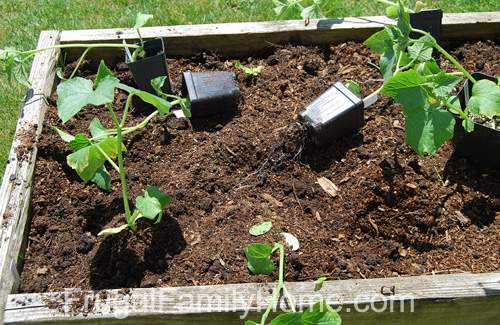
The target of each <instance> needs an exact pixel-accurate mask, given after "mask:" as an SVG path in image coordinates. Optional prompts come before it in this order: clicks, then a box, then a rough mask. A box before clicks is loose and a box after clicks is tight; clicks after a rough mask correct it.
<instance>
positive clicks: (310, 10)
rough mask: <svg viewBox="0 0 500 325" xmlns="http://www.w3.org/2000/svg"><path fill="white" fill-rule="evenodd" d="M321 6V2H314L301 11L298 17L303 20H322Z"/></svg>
mask: <svg viewBox="0 0 500 325" xmlns="http://www.w3.org/2000/svg"><path fill="white" fill-rule="evenodd" d="M322 5H323V0H314V1H313V3H312V4H311V5H310V6H307V7H305V8H304V9H302V11H301V13H300V16H301V17H302V18H303V19H313V18H324V17H325V15H324V14H323V9H322V8H321V6H322Z"/></svg>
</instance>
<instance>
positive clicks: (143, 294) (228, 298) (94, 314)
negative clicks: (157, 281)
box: [5, 273, 500, 324]
mask: <svg viewBox="0 0 500 325" xmlns="http://www.w3.org/2000/svg"><path fill="white" fill-rule="evenodd" d="M287 286H288V288H289V291H290V294H291V296H292V297H293V298H294V299H295V305H296V308H297V309H304V308H307V307H308V306H310V305H311V304H313V303H315V302H317V301H318V300H320V299H326V301H327V302H328V303H329V304H330V305H336V306H337V305H342V306H343V309H342V310H344V312H346V311H347V308H351V310H352V311H354V309H355V308H356V306H358V307H361V306H366V304H375V305H376V306H377V308H379V310H381V308H382V307H381V306H383V304H384V302H386V304H387V306H388V307H389V306H390V302H391V301H392V303H393V309H394V310H396V311H399V310H400V308H401V306H403V308H404V310H405V311H406V313H408V312H410V310H411V305H412V304H411V302H410V301H411V300H413V301H414V303H415V311H416V312H418V310H417V307H418V308H423V309H421V310H420V312H422V311H425V312H426V313H428V312H429V308H430V309H432V306H433V305H429V304H427V305H426V304H421V303H422V302H424V301H433V302H435V301H448V302H449V303H450V304H448V308H450V310H448V314H447V315H446V317H448V318H449V317H451V314H452V313H453V310H454V309H455V308H456V307H457V306H456V301H457V299H458V300H460V299H468V298H474V299H478V298H486V297H489V299H484V300H479V302H478V303H477V304H476V306H475V307H474V308H476V309H477V308H482V307H485V306H489V307H491V305H489V303H490V302H496V303H498V302H499V301H500V299H498V298H500V273H484V274H450V275H434V276H416V277H398V278H386V279H368V280H342V281H329V282H325V284H324V286H323V288H322V289H321V290H320V291H314V283H312V282H301V283H289V284H287ZM272 288H273V284H271V283H270V284H237V285H218V286H199V287H178V288H156V289H155V288H152V289H131V290H130V292H129V293H127V294H124V293H123V291H120V290H107V291H101V292H99V293H97V292H85V293H83V294H82V293H73V294H72V293H71V292H67V293H66V294H65V293H45V294H14V295H10V296H9V301H8V303H7V307H6V317H5V321H6V323H9V324H16V323H37V322H44V321H54V322H55V321H60V322H62V321H64V322H68V321H78V320H85V321H86V323H89V324H94V323H99V322H101V323H103V322H106V324H109V322H111V321H113V320H116V319H117V318H123V317H127V320H128V322H127V321H125V320H123V319H122V320H120V324H124V323H130V324H132V323H134V324H137V323H138V321H139V320H141V319H142V320H143V321H144V324H146V323H145V322H146V321H145V320H147V324H150V321H152V320H153V319H155V320H156V321H157V322H158V323H161V322H163V323H165V321H168V324H193V323H194V321H195V320H196V319H198V320H200V321H201V318H200V317H203V323H204V324H237V323H238V319H239V315H240V314H242V313H244V312H245V311H249V312H251V318H253V319H257V318H258V314H257V313H258V312H261V311H263V310H264V309H265V308H266V306H267V302H268V299H270V296H271V294H270V290H272ZM383 293H384V294H383ZM65 297H66V299H67V297H71V299H73V301H70V300H66V301H67V302H68V304H67V305H66V306H65ZM85 297H87V298H85ZM86 299H87V301H90V303H89V304H88V305H87V307H88V308H86V305H85V301H86ZM401 301H405V302H404V303H399V302H401ZM473 301H474V300H470V299H468V300H465V302H464V304H463V305H464V306H468V305H469V304H473ZM454 304H455V305H454ZM479 305H480V306H479ZM419 306H422V307H419ZM478 306H479V307H478ZM481 306H482V307H481ZM282 307H285V306H282ZM436 308H437V310H442V309H443V306H440V307H434V310H435V311H436ZM463 308H465V307H463ZM373 312H374V311H372V313H373ZM485 312H486V311H485ZM454 313H456V309H455V311H454ZM201 314H203V315H201ZM436 314H437V312H435V313H434V315H433V317H434V318H433V319H434V320H435V318H436ZM457 315H460V317H461V320H463V319H464V315H463V314H462V313H457ZM421 316H422V315H421ZM427 316H429V315H427ZM493 316H495V317H498V316H499V310H495V309H494V308H493V309H492V310H490V311H489V313H485V314H471V315H469V317H470V319H471V320H475V321H477V320H478V319H492V317H493ZM346 317H347V318H349V317H351V318H352V319H356V320H357V319H363V318H365V319H366V317H365V316H363V315H358V316H356V315H349V314H348V315H347V316H346ZM398 317H404V316H402V315H399V316H398ZM422 317H423V316H422ZM440 317H443V315H441V316H440ZM379 318H380V317H379ZM369 319H370V318H369ZM423 319H425V317H423ZM427 319H428V320H430V318H427ZM450 319H451V318H450ZM378 320H380V319H378ZM455 320H456V318H455ZM141 323H142V321H141ZM419 324H420V323H419ZM428 324H435V323H428ZM471 324H472V323H471ZM475 324H477V322H476V323H475Z"/></svg>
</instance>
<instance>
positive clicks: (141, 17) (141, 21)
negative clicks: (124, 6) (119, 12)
mask: <svg viewBox="0 0 500 325" xmlns="http://www.w3.org/2000/svg"><path fill="white" fill-rule="evenodd" d="M150 19H153V15H149V14H143V13H138V14H137V17H136V19H135V25H134V29H139V28H141V27H143V26H145V25H146V24H147V23H148V21H149V20H150Z"/></svg>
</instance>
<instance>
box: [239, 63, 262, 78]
mask: <svg viewBox="0 0 500 325" xmlns="http://www.w3.org/2000/svg"><path fill="white" fill-rule="evenodd" d="M234 67H235V68H236V69H240V70H241V71H243V73H244V74H245V76H246V77H247V78H257V77H259V76H260V75H261V74H262V70H263V69H264V67H263V66H261V65H259V66H258V67H251V66H248V67H246V66H244V65H243V64H241V62H240V61H234Z"/></svg>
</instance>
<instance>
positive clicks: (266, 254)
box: [243, 223, 342, 325]
mask: <svg viewBox="0 0 500 325" xmlns="http://www.w3.org/2000/svg"><path fill="white" fill-rule="evenodd" d="M264 224H265V225H266V226H265V229H266V230H267V231H268V230H269V229H268V226H267V223H263V224H260V225H256V226H254V227H252V229H254V228H255V227H264V226H263V225H264ZM282 236H283V237H284V241H285V242H286V243H285V244H286V245H287V246H290V245H292V246H295V247H294V248H293V249H298V241H297V239H296V238H295V236H293V235H291V234H288V233H282ZM289 237H292V238H293V240H290V239H289ZM295 241H296V243H295ZM285 244H283V243H282V242H276V243H274V245H273V246H271V245H269V244H262V243H252V244H249V245H247V246H246V247H245V248H244V249H243V251H244V253H245V256H246V259H247V267H248V269H249V270H250V272H252V273H253V274H264V275H270V274H272V273H273V272H274V269H275V265H274V262H273V260H272V258H273V256H274V255H275V254H276V252H278V255H279V269H278V283H277V284H276V287H275V289H274V291H273V295H272V298H271V301H270V302H269V304H268V306H267V308H266V310H265V311H264V313H263V314H262V317H261V319H260V322H254V321H251V320H247V321H245V325H267V324H270V325H286V324H309V325H340V324H341V322H342V321H341V318H340V316H339V314H338V313H337V312H336V311H334V310H332V309H331V308H330V306H328V304H327V303H326V302H325V301H320V302H317V303H316V304H314V305H313V306H312V307H311V308H309V309H307V310H305V311H297V310H296V309H295V303H294V302H293V300H292V298H291V297H290V294H289V292H288V290H287V287H286V284H285ZM282 296H283V298H284V301H285V303H286V304H287V305H288V306H289V308H290V309H291V311H290V312H287V313H283V314H281V315H279V316H277V317H276V318H274V319H273V320H272V321H271V322H270V323H268V322H267V319H268V318H269V315H270V314H271V312H272V311H273V310H274V308H275V306H276V304H277V303H278V301H279V299H280V297H282Z"/></svg>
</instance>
